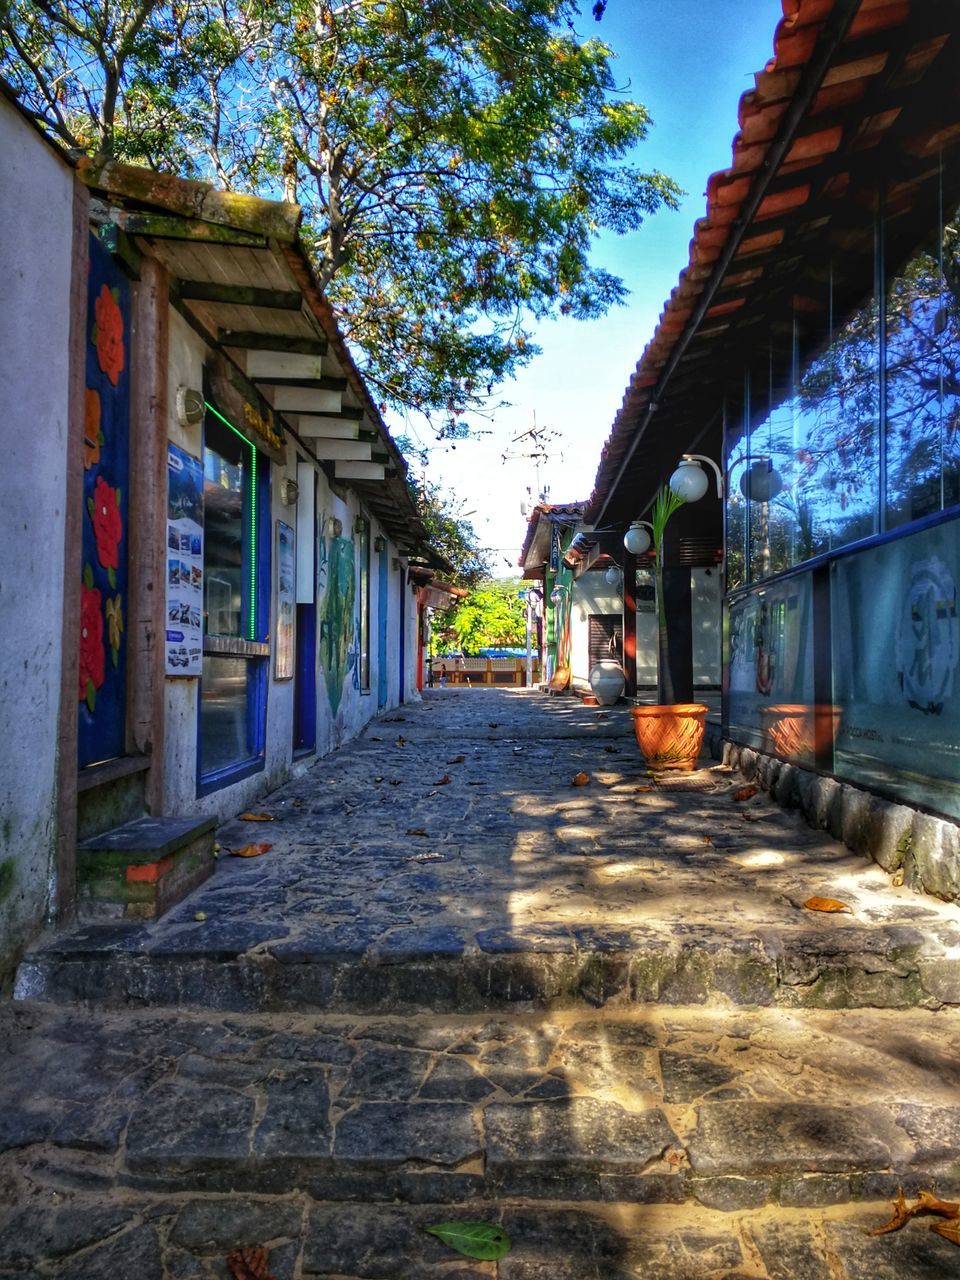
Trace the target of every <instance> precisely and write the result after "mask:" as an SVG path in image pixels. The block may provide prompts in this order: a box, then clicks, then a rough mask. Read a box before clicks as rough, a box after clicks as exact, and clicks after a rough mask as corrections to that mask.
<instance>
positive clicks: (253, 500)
mask: <svg viewBox="0 0 960 1280" xmlns="http://www.w3.org/2000/svg"><path fill="white" fill-rule="evenodd" d="M203 404H204V408H205V409H206V410H207V412H208V413H212V414H213V416H214V417H215V418H216V419H217V421H218V422H222V423H223V425H224V426H225V427H229V428H230V430H231V431H232V432H233V434H234V435H235V436H237V437H238V438H239V439H240V440H242V441H243V443H244V444H245V445H246V446H247V448H248V449H249V450H250V610H249V614H250V623H249V628H248V630H249V632H250V634H249V637H248V639H250V640H256V638H257V451H256V449H255V448H254V447H253V445H252V444H251V443H250V441H249V440H248V439H247V437H246V436H245V435H244V434H243V432H242V431H238V430H237V428H236V427H235V426H234V425H233V423H232V422H230V420H229V419H228V418H225V417H224V416H223V414H222V413H218V412H217V410H216V409H215V408H214V407H213V405H212V404H211V403H210V401H209V400H204V402H203Z"/></svg>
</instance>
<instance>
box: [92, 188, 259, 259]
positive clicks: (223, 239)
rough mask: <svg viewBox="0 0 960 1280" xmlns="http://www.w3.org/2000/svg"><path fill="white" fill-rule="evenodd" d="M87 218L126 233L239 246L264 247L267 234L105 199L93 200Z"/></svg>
mask: <svg viewBox="0 0 960 1280" xmlns="http://www.w3.org/2000/svg"><path fill="white" fill-rule="evenodd" d="M90 219H91V221H92V222H93V223H95V224H96V225H98V226H99V227H100V228H101V229H102V230H106V229H107V228H109V227H118V228H120V230H122V231H125V232H126V233H127V235H128V236H152V237H153V238H154V239H157V240H190V241H193V242H194V243H198V244H226V245H237V246H239V247H241V248H250V249H266V248H267V247H268V242H267V238H266V236H261V235H255V234H254V233H253V232H250V231H238V230H237V229H236V228H235V227H225V226H223V225H222V224H220V223H214V222H201V221H199V220H198V219H197V218H179V217H177V216H175V215H174V214H168V213H141V212H136V211H134V210H130V209H119V208H117V206H116V205H111V204H109V203H108V202H107V201H105V200H93V201H92V202H91V206H90Z"/></svg>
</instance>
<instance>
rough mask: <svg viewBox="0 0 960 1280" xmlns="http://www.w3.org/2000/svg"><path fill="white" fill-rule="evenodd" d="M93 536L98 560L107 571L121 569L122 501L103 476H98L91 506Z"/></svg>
mask: <svg viewBox="0 0 960 1280" xmlns="http://www.w3.org/2000/svg"><path fill="white" fill-rule="evenodd" d="M90 519H91V520H92V521H93V535H94V537H95V538H96V540H97V559H98V560H99V561H100V563H101V564H102V565H103V567H104V568H105V569H118V568H119V567H120V539H121V538H122V537H123V520H122V518H121V516H120V499H119V497H118V495H117V490H116V489H112V488H111V487H110V485H108V484H107V482H106V480H104V478H103V476H97V483H96V487H95V488H94V490H93V501H92V503H91V504H90Z"/></svg>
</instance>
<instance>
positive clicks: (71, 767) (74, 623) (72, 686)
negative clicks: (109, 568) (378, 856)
mask: <svg viewBox="0 0 960 1280" xmlns="http://www.w3.org/2000/svg"><path fill="white" fill-rule="evenodd" d="M89 213H90V196H89V193H88V192H87V190H86V189H85V188H84V187H83V186H81V184H80V183H79V182H75V183H74V188H73V232H72V234H73V246H72V248H73V272H72V275H71V277H70V303H69V305H70V357H69V372H68V383H67V396H68V418H67V457H66V466H65V481H66V493H65V494H64V546H63V632H62V636H61V642H60V653H61V665H60V755H59V759H58V762H57V870H56V888H55V894H54V896H55V901H54V903H52V904H51V905H52V906H53V908H54V911H55V913H56V917H57V920H58V921H59V922H60V923H64V922H66V921H67V920H69V919H70V917H71V916H72V915H73V912H74V908H75V905H76V900H77V767H78V766H77V734H78V729H79V721H80V712H79V707H80V702H79V699H78V697H77V688H78V682H79V678H80V675H79V672H80V581H81V574H82V572H83V410H84V388H85V387H86V380H87V264H88V262H89V258H90V245H89V236H90V225H89Z"/></svg>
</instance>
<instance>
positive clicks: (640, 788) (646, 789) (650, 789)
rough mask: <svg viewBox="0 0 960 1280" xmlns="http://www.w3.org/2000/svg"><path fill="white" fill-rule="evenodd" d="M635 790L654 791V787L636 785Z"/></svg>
mask: <svg viewBox="0 0 960 1280" xmlns="http://www.w3.org/2000/svg"><path fill="white" fill-rule="evenodd" d="M633 789H634V791H652V790H653V787H634V788H633Z"/></svg>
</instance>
